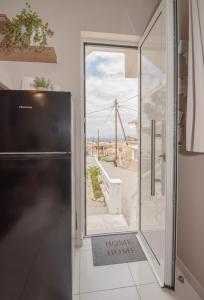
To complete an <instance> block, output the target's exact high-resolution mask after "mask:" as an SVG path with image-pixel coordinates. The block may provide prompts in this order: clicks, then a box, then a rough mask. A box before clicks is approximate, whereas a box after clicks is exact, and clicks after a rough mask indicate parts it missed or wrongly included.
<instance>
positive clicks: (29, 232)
mask: <svg viewBox="0 0 204 300" xmlns="http://www.w3.org/2000/svg"><path fill="white" fill-rule="evenodd" d="M71 118H72V116H71V95H70V93H68V92H47V91H45V92H44V91H8V90H5V91H0V299H1V300H71V299H72V276H71V274H72V272H71V269H72V268H71Z"/></svg>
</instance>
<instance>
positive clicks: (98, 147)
mask: <svg viewBox="0 0 204 300" xmlns="http://www.w3.org/2000/svg"><path fill="white" fill-rule="evenodd" d="M99 145H100V138H99V129H98V145H97V148H98V160H99V158H100V155H99Z"/></svg>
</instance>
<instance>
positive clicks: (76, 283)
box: [73, 248, 80, 294]
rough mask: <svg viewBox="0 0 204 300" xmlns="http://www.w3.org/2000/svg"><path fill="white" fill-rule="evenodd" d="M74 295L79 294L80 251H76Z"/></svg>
mask: <svg viewBox="0 0 204 300" xmlns="http://www.w3.org/2000/svg"><path fill="white" fill-rule="evenodd" d="M73 260H74V262H73V294H79V272H80V249H79V248H78V249H75V251H74V258H73Z"/></svg>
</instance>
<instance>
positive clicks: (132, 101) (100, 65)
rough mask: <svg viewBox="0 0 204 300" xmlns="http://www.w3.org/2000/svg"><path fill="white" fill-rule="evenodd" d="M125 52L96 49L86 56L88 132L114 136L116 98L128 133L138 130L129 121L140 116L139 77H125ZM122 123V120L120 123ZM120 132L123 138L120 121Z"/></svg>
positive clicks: (134, 134) (91, 134) (89, 135)
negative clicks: (138, 113) (138, 104)
mask: <svg viewBox="0 0 204 300" xmlns="http://www.w3.org/2000/svg"><path fill="white" fill-rule="evenodd" d="M124 58H125V55H124V53H119V52H117V53H113V52H99V51H93V52H91V53H90V54H88V55H87V56H86V135H87V138H93V137H94V138H96V137H97V131H98V130H99V132H100V137H101V138H102V139H103V138H113V137H114V130H115V129H114V124H115V123H114V110H113V104H114V100H115V99H116V98H117V101H118V104H119V112H120V115H121V119H122V122H123V125H124V128H125V132H126V135H127V136H131V137H135V136H136V129H135V127H134V126H130V124H128V122H130V121H132V120H135V119H136V118H137V103H138V96H137V94H138V80H137V78H125V60H124ZM118 124H119V123H118ZM118 127H119V130H118V135H119V138H122V136H123V135H122V130H121V127H120V124H119V126H118Z"/></svg>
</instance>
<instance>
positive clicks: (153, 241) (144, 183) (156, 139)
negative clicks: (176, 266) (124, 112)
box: [141, 15, 166, 264]
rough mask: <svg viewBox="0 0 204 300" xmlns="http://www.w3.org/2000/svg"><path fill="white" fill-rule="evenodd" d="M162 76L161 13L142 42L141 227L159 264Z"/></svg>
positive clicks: (162, 227)
mask: <svg viewBox="0 0 204 300" xmlns="http://www.w3.org/2000/svg"><path fill="white" fill-rule="evenodd" d="M165 78H166V70H165V46H164V32H163V26H162V15H160V16H159V18H158V19H157V21H156V22H155V24H154V26H153V27H152V29H151V31H150V33H149V35H148V36H147V38H146V39H145V41H144V42H143V44H142V46H141V231H142V233H143V235H144V237H145V239H146V240H147V242H148V244H149V246H150V248H151V249H152V251H153V253H154V255H155V257H156V259H157V260H158V262H159V263H160V264H162V263H163V261H164V246H165V197H164V194H165V185H164V184H165V173H164V172H165V156H164V153H165V149H164V144H165V108H166V104H165V98H166V81H165Z"/></svg>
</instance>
